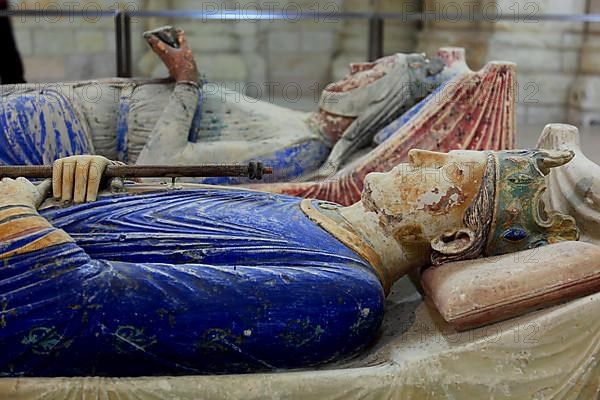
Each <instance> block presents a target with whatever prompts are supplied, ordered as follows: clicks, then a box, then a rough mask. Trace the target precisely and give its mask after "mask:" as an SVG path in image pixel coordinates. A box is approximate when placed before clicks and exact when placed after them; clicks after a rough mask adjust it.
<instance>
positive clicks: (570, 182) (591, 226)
mask: <svg viewBox="0 0 600 400" xmlns="http://www.w3.org/2000/svg"><path fill="white" fill-rule="evenodd" d="M538 147H539V148H541V149H556V150H568V151H572V152H573V153H574V154H575V158H574V159H573V161H571V162H570V163H569V166H568V168H567V167H564V168H557V169H556V170H555V171H553V172H552V173H551V174H550V175H549V176H548V200H547V203H548V205H549V206H550V207H552V209H555V210H561V211H563V212H568V213H569V215H572V216H574V217H575V218H576V219H577V225H578V226H579V228H580V229H581V235H582V240H584V241H587V242H590V243H594V244H596V245H600V183H599V182H598V179H599V177H600V166H598V165H597V164H595V163H594V162H593V161H591V160H590V159H588V158H587V157H586V156H585V155H584V154H583V152H582V150H581V145H580V143H579V131H578V130H577V128H576V127H574V126H572V125H563V124H550V125H548V126H546V128H545V129H544V132H543V133H542V136H541V137H540V140H539V142H538Z"/></svg>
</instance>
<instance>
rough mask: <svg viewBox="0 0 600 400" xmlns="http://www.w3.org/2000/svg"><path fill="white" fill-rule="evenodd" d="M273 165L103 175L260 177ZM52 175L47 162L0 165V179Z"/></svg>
mask: <svg viewBox="0 0 600 400" xmlns="http://www.w3.org/2000/svg"><path fill="white" fill-rule="evenodd" d="M272 173H273V168H271V167H264V166H263V165H262V163H260V162H250V163H248V165H240V164H225V165H177V166H174V165H109V166H107V167H106V170H105V172H104V177H106V178H185V177H189V178H199V177H202V178H211V177H247V178H250V179H262V177H263V175H266V174H272ZM19 177H23V178H38V179H45V178H52V166H50V165H19V166H0V178H13V179H15V178H19Z"/></svg>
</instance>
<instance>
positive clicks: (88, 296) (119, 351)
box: [0, 210, 383, 376]
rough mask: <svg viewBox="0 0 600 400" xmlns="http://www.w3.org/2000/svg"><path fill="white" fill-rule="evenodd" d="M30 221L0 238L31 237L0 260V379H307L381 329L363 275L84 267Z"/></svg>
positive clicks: (40, 222)
mask: <svg viewBox="0 0 600 400" xmlns="http://www.w3.org/2000/svg"><path fill="white" fill-rule="evenodd" d="M0 212H1V211H0ZM32 214H34V213H32V212H30V211H28V210H23V213H21V214H20V215H19V214H18V213H17V214H15V212H14V210H13V212H12V216H10V217H9V219H10V220H9V221H8V222H6V223H8V224H10V225H11V226H12V228H11V229H7V230H5V231H3V232H8V231H11V232H15V231H17V232H18V231H19V229H22V228H23V226H24V225H23V223H24V221H29V223H28V224H27V225H28V226H30V227H31V226H33V227H34V228H27V229H24V230H22V231H21V233H17V234H14V233H13V234H11V235H10V236H5V237H3V241H2V244H1V246H2V247H1V248H0V258H2V261H3V263H2V267H0V307H1V308H0V347H1V348H2V349H3V351H2V352H0V376H82V375H83V376H87V375H96V376H139V375H165V374H203V373H244V372H256V371H262V370H273V369H279V368H298V367H308V366H312V365H316V364H320V363H323V362H326V361H331V360H338V359H340V358H343V357H347V356H350V355H352V354H353V353H355V352H356V351H358V350H360V349H362V348H363V347H365V346H367V345H368V344H369V343H370V342H371V341H372V340H373V339H374V337H375V336H376V334H377V330H378V327H379V325H380V323H381V319H382V315H383V295H382V290H381V286H380V284H379V282H378V281H377V279H376V278H375V277H374V275H373V274H372V273H370V272H368V271H366V270H365V269H361V268H347V267H345V266H344V265H332V264H327V263H321V264H319V263H318V262H314V263H313V264H312V265H306V263H303V262H302V260H298V262H297V263H296V261H295V260H293V259H290V260H289V262H287V263H286V265H285V268H284V269H282V268H278V266H277V265H275V264H274V265H272V266H265V265H263V266H260V267H256V266H251V264H250V263H249V264H247V265H243V264H241V263H240V264H238V265H208V264H202V263H195V264H192V263H184V264H179V265H173V264H164V263H130V262H120V261H111V260H95V259H91V258H90V257H89V256H88V255H87V254H86V253H85V252H84V250H83V249H82V248H81V247H79V246H78V245H77V244H76V243H74V242H73V241H72V239H71V238H70V237H69V235H67V234H66V233H65V232H63V231H61V230H59V229H56V228H54V227H52V226H50V224H49V223H47V221H46V220H45V219H44V218H42V217H39V216H36V214H34V215H32ZM0 217H1V215H0ZM0 223H1V221H0ZM32 229H33V230H32Z"/></svg>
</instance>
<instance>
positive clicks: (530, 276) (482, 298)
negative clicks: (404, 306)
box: [421, 242, 600, 330]
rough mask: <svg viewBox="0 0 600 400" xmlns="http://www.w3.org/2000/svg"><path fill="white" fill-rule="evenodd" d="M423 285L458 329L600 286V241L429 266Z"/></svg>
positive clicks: (580, 294)
mask: <svg viewBox="0 0 600 400" xmlns="http://www.w3.org/2000/svg"><path fill="white" fill-rule="evenodd" d="M421 283H422V285H423V290H424V291H425V293H426V295H427V296H428V297H430V299H431V300H432V301H433V303H434V304H435V306H436V308H437V309H438V311H439V312H440V314H441V315H442V317H443V318H444V319H445V320H446V322H448V323H449V324H450V325H451V326H452V327H454V328H455V329H456V330H467V329H472V328H476V327H480V326H483V325H487V324H491V323H494V322H498V321H501V320H504V319H508V318H512V317H515V316H518V315H521V314H524V313H527V312H529V311H532V310H536V309H540V308H544V307H548V306H550V305H554V304H557V303H559V302H564V301H568V300H572V299H575V298H578V297H582V296H585V295H589V294H591V293H595V292H597V291H600V246H596V245H593V244H589V243H583V242H562V243H558V244H553V245H549V246H545V247H540V248H536V249H531V250H526V251H522V252H518V253H514V254H506V255H503V256H497V257H490V258H480V259H477V260H469V261H460V262H454V263H448V264H444V265H441V266H439V267H431V268H429V269H427V270H426V271H425V272H424V273H423V276H422V281H421Z"/></svg>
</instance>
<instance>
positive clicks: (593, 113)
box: [569, 1, 600, 128]
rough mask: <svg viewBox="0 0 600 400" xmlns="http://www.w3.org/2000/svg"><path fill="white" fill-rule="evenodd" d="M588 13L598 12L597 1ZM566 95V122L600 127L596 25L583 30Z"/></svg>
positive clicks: (599, 53) (599, 34) (599, 59)
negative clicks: (574, 74) (574, 73)
mask: <svg viewBox="0 0 600 400" xmlns="http://www.w3.org/2000/svg"><path fill="white" fill-rule="evenodd" d="M588 13H589V14H599V13H600V2H597V1H590V8H589V10H588ZM579 67H580V68H579V71H578V74H577V78H576V79H575V82H574V83H573V86H572V87H571V93H570V96H569V122H570V123H572V124H574V125H577V126H579V127H580V128H589V127H591V126H596V127H597V126H598V125H600V24H597V23H594V24H593V23H589V24H588V25H587V26H586V27H585V30H584V42H583V46H582V48H581V55H580V65H579Z"/></svg>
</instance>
